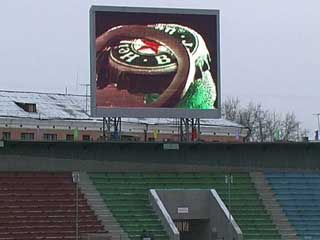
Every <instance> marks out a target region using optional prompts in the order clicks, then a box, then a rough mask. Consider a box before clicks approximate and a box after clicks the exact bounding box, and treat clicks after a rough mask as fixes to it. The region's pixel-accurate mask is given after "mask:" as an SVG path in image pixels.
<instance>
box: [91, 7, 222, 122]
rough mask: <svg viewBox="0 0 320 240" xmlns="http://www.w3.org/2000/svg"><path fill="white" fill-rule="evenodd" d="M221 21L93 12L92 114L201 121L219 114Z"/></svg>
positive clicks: (213, 15)
mask: <svg viewBox="0 0 320 240" xmlns="http://www.w3.org/2000/svg"><path fill="white" fill-rule="evenodd" d="M218 20H219V19H218V12H217V11H216V10H213V11H205V12H204V14H203V12H201V11H200V12H197V11H191V10H189V11H186V10H179V9H174V10H171V11H170V10H168V9H156V10H155V9H143V8H142V9H141V8H139V9H137V8H120V9H117V8H110V7H109V8H108V7H93V8H92V9H91V35H93V36H91V51H92V53H91V71H92V72H91V76H92V78H93V79H91V83H92V86H91V89H92V92H91V93H92V94H91V95H92V97H93V98H94V99H93V101H92V105H93V108H94V109H93V110H94V111H93V112H94V113H97V112H99V110H100V114H96V115H100V116H101V115H103V114H101V113H102V112H104V113H108V112H109V113H110V112H111V113H112V112H113V113H115V111H110V110H114V109H116V110H117V111H116V112H117V113H118V114H116V115H118V116H120V115H123V116H129V117H130V116H131V114H130V112H131V113H134V114H133V115H136V113H137V112H136V111H138V112H139V111H140V112H141V113H142V117H143V116H148V114H144V113H148V111H151V110H152V113H153V114H151V115H152V117H153V116H156V117H161V116H163V113H167V114H165V115H166V116H164V117H169V116H172V117H178V115H179V114H180V115H181V117H184V115H186V114H185V113H187V112H189V113H188V114H187V115H188V116H191V115H192V114H195V116H198V117H199V115H198V114H199V113H200V115H201V113H202V112H207V114H206V115H207V116H209V115H210V113H209V114H208V111H209V110H217V109H219V104H220V91H219V83H220V81H219V80H220V79H219V36H218V33H219V31H218V26H219V24H218V22H219V21H218ZM157 109H162V110H160V111H159V114H157ZM126 110H129V111H126ZM134 110H136V111H134ZM192 110H200V111H198V112H197V111H192ZM201 110H202V111H201ZM205 110H207V111H205ZM170 111H171V113H175V114H170ZM125 112H127V114H125ZM192 112H193V113H192ZM213 112H214V111H211V113H213ZM121 113H123V114H121ZM128 113H129V114H128ZM149 115H150V114H149ZM151 115H150V116H151Z"/></svg>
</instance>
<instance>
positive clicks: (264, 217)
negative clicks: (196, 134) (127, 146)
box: [90, 173, 280, 240]
mask: <svg viewBox="0 0 320 240" xmlns="http://www.w3.org/2000/svg"><path fill="white" fill-rule="evenodd" d="M232 175H233V184H232V185H231V191H230V192H231V201H230V202H231V212H232V214H233V216H234V217H235V219H236V221H237V222H238V224H239V225H240V228H241V230H242V231H243V233H244V239H249V240H250V239H255V240H265V239H272V240H276V239H280V235H279V233H278V231H277V230H276V228H275V226H274V225H273V224H272V221H271V219H270V216H269V215H268V214H267V212H266V210H265V209H264V207H263V205H262V202H261V200H260V199H259V198H258V195H257V193H256V191H255V188H254V184H253V183H252V182H251V178H250V176H249V174H247V173H233V174H232ZM90 177H91V179H92V180H93V182H94V184H95V185H96V188H97V189H98V191H100V193H101V195H102V197H103V198H104V200H105V202H106V204H107V206H108V207H109V209H110V210H111V211H112V213H113V214H114V216H115V218H116V219H117V221H118V222H119V223H120V225H121V226H122V227H123V229H124V230H125V231H126V232H127V233H128V234H129V237H130V239H132V240H137V239H139V234H140V233H141V232H142V230H143V229H146V230H148V231H149V232H152V233H153V235H154V236H155V239H159V240H160V239H161V240H165V239H166V240H167V239H168V236H167V234H166V232H165V231H164V229H163V227H162V225H161V223H160V220H159V219H158V217H157V215H156V214H155V212H154V211H153V210H152V207H151V204H150V202H149V199H148V189H151V188H155V189H212V188H214V189H216V190H217V191H218V193H219V194H220V196H221V197H222V199H223V200H224V202H225V203H226V205H228V202H229V201H228V189H227V185H226V184H225V174H223V173H91V174H90Z"/></svg>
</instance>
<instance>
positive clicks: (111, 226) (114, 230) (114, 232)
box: [79, 172, 129, 240]
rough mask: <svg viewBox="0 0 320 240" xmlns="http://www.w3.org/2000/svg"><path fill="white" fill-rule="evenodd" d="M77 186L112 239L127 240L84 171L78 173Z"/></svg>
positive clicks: (126, 236)
mask: <svg viewBox="0 0 320 240" xmlns="http://www.w3.org/2000/svg"><path fill="white" fill-rule="evenodd" d="M79 187H80V189H81V192H82V193H83V194H84V195H85V197H86V199H87V202H88V204H89V205H90V207H91V209H92V210H93V211H94V212H95V214H96V216H97V218H98V219H99V220H100V221H101V223H102V224H103V226H104V229H105V230H107V231H108V232H109V233H110V234H111V236H112V239H113V240H129V237H128V234H127V233H125V232H124V230H123V229H122V228H121V226H120V225H119V223H118V222H117V221H116V219H115V218H114V217H113V215H112V213H111V212H110V210H109V209H108V207H107V205H106V204H105V202H104V200H103V199H102V197H101V195H100V193H99V192H98V191H97V189H96V188H95V186H94V184H93V183H92V181H91V180H90V178H89V176H88V175H87V174H86V173H84V172H82V173H80V184H79Z"/></svg>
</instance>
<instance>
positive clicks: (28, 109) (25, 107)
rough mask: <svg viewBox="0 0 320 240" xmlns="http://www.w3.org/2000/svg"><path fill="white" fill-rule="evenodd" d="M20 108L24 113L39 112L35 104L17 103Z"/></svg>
mask: <svg viewBox="0 0 320 240" xmlns="http://www.w3.org/2000/svg"><path fill="white" fill-rule="evenodd" d="M15 104H17V105H18V106H19V107H21V108H22V109H23V110H24V111H26V112H30V113H36V112H37V105H36V104H35V103H22V102H15Z"/></svg>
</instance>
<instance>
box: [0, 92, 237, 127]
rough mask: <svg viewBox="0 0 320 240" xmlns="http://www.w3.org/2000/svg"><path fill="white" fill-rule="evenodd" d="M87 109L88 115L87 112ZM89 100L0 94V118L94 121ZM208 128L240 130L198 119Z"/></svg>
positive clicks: (226, 123) (136, 120)
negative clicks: (31, 106) (29, 107)
mask: <svg viewBox="0 0 320 240" xmlns="http://www.w3.org/2000/svg"><path fill="white" fill-rule="evenodd" d="M21 104H35V106H36V112H28V111H26V110H24V109H23V108H22V107H21ZM86 106H87V109H88V111H86ZM89 112H90V97H86V96H85V95H74V94H59V93H40V92H21V91H4V90H0V117H5V118H8V117H12V118H34V119H59V120H94V119H93V118H91V117H90V115H89ZM122 120H123V121H125V122H134V123H142V124H170V123H175V121H176V120H175V119H167V118H122ZM201 124H203V125H208V126H221V127H223V126H225V127H240V128H241V127H243V126H242V125H239V124H237V123H234V122H231V121H228V120H225V119H201Z"/></svg>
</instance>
